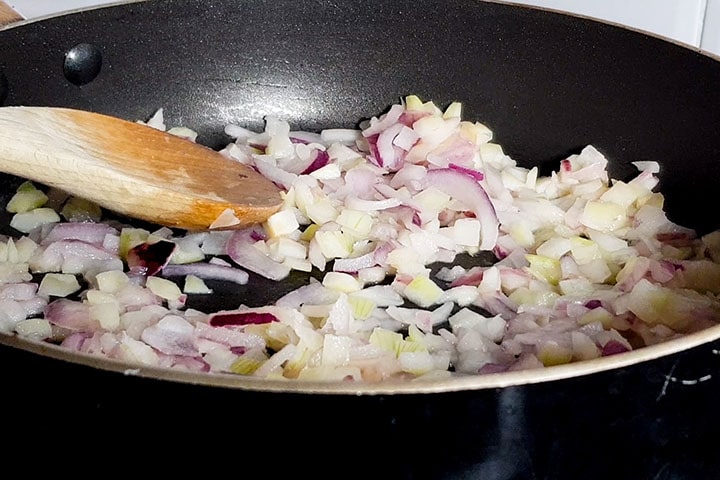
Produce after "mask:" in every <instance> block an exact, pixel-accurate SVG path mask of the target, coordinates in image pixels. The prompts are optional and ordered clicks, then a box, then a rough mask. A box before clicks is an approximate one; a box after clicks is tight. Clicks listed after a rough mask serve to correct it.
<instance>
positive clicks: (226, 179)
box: [0, 107, 282, 230]
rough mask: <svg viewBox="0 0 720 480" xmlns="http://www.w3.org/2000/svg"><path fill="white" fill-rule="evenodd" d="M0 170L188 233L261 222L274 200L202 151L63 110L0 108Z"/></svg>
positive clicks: (268, 188)
mask: <svg viewBox="0 0 720 480" xmlns="http://www.w3.org/2000/svg"><path fill="white" fill-rule="evenodd" d="M0 171H2V172H5V173H9V174H12V175H16V176H18V177H23V178H26V179H28V180H32V181H35V182H38V183H41V184H44V185H47V186H52V187H57V188H59V189H61V190H64V191H65V192H67V193H70V194H73V195H75V196H79V197H82V198H85V199H87V200H91V201H93V202H95V203H97V204H99V205H101V206H103V207H105V208H107V209H109V210H112V211H115V212H117V213H121V214H124V215H127V216H129V217H133V218H137V219H141V220H146V221H149V222H153V223H157V224H160V225H166V226H169V227H176V228H182V229H188V230H202V229H208V228H240V227H243V226H246V225H249V224H253V223H258V222H262V221H264V220H265V219H267V218H268V217H269V216H270V215H272V214H273V213H275V212H276V211H277V210H278V209H279V208H280V205H281V203H282V199H281V196H280V191H279V189H278V188H277V187H276V186H275V185H274V184H273V183H272V182H270V181H269V180H267V179H266V178H265V177H263V176H262V175H260V174H259V173H257V172H256V171H255V170H253V169H251V168H249V167H247V166H245V165H242V164H240V163H238V162H235V161H233V160H231V159H228V158H226V157H224V156H222V155H220V154H219V153H218V152H216V151H214V150H212V149H210V148H207V147H204V146H202V145H199V144H196V143H194V142H192V141H190V140H187V139H184V138H181V137H177V136H175V135H171V134H168V133H165V132H162V131H160V130H157V129H154V128H152V127H149V126H146V125H143V124H139V123H136V122H131V121H127V120H121V119H119V118H115V117H111V116H107V115H102V114H98V113H92V112H86V111H81V110H72V109H64V108H51V107H0Z"/></svg>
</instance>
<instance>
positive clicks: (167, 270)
mask: <svg viewBox="0 0 720 480" xmlns="http://www.w3.org/2000/svg"><path fill="white" fill-rule="evenodd" d="M161 273H162V275H163V276H165V277H178V276H183V277H184V276H187V275H195V276H196V277H199V278H202V279H203V280H225V281H228V282H233V283H237V284H240V285H245V284H246V283H247V282H248V279H249V275H248V273H247V272H245V271H244V270H240V269H239V268H233V267H226V266H223V265H214V264H212V263H204V262H197V263H188V264H184V265H166V266H165V267H164V268H163V269H162V272H161Z"/></svg>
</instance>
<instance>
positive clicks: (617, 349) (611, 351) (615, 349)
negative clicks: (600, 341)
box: [602, 340, 630, 357]
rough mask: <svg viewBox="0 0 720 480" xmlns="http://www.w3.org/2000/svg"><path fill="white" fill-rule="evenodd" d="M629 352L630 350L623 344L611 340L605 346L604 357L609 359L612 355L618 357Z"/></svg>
mask: <svg viewBox="0 0 720 480" xmlns="http://www.w3.org/2000/svg"><path fill="white" fill-rule="evenodd" d="M629 351H630V349H629V348H628V347H627V346H625V345H623V344H622V343H621V342H618V341H617V340H610V341H609V342H607V343H606V344H605V345H603V348H602V356H603V357H608V356H610V355H617V354H618V353H625V352H629Z"/></svg>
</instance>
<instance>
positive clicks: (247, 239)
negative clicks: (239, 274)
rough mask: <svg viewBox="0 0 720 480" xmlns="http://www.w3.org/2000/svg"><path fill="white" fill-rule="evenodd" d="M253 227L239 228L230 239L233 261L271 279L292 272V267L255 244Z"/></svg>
mask: <svg viewBox="0 0 720 480" xmlns="http://www.w3.org/2000/svg"><path fill="white" fill-rule="evenodd" d="M254 232H255V233H257V232H256V230H255V229H253V228H245V229H242V230H237V231H235V232H233V234H232V235H231V236H230V238H229V239H228V243H227V247H226V248H227V254H228V256H229V257H230V258H231V259H232V261H233V262H235V263H236V264H238V265H239V266H241V267H242V268H245V269H247V270H250V271H251V272H255V273H257V274H259V275H262V276H263V277H265V278H269V279H271V280H282V279H283V278H285V277H287V276H288V275H289V274H290V267H288V266H286V265H283V264H282V263H278V262H276V261H275V260H273V259H272V258H270V257H269V256H268V255H266V254H264V253H263V252H261V251H260V250H258V249H257V248H255V247H254V246H253V244H254V243H255V240H254V239H253V238H252V236H253V233H254Z"/></svg>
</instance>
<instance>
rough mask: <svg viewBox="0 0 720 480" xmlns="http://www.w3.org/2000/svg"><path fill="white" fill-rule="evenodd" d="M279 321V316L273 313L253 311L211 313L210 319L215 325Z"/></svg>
mask: <svg viewBox="0 0 720 480" xmlns="http://www.w3.org/2000/svg"><path fill="white" fill-rule="evenodd" d="M278 321H279V320H278V318H277V317H276V316H275V315H273V314H272V313H267V312H252V311H250V312H244V311H233V312H218V313H213V314H212V315H210V318H209V319H208V323H209V324H210V325H211V326H213V327H227V326H240V325H262V324H265V323H271V322H278Z"/></svg>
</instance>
